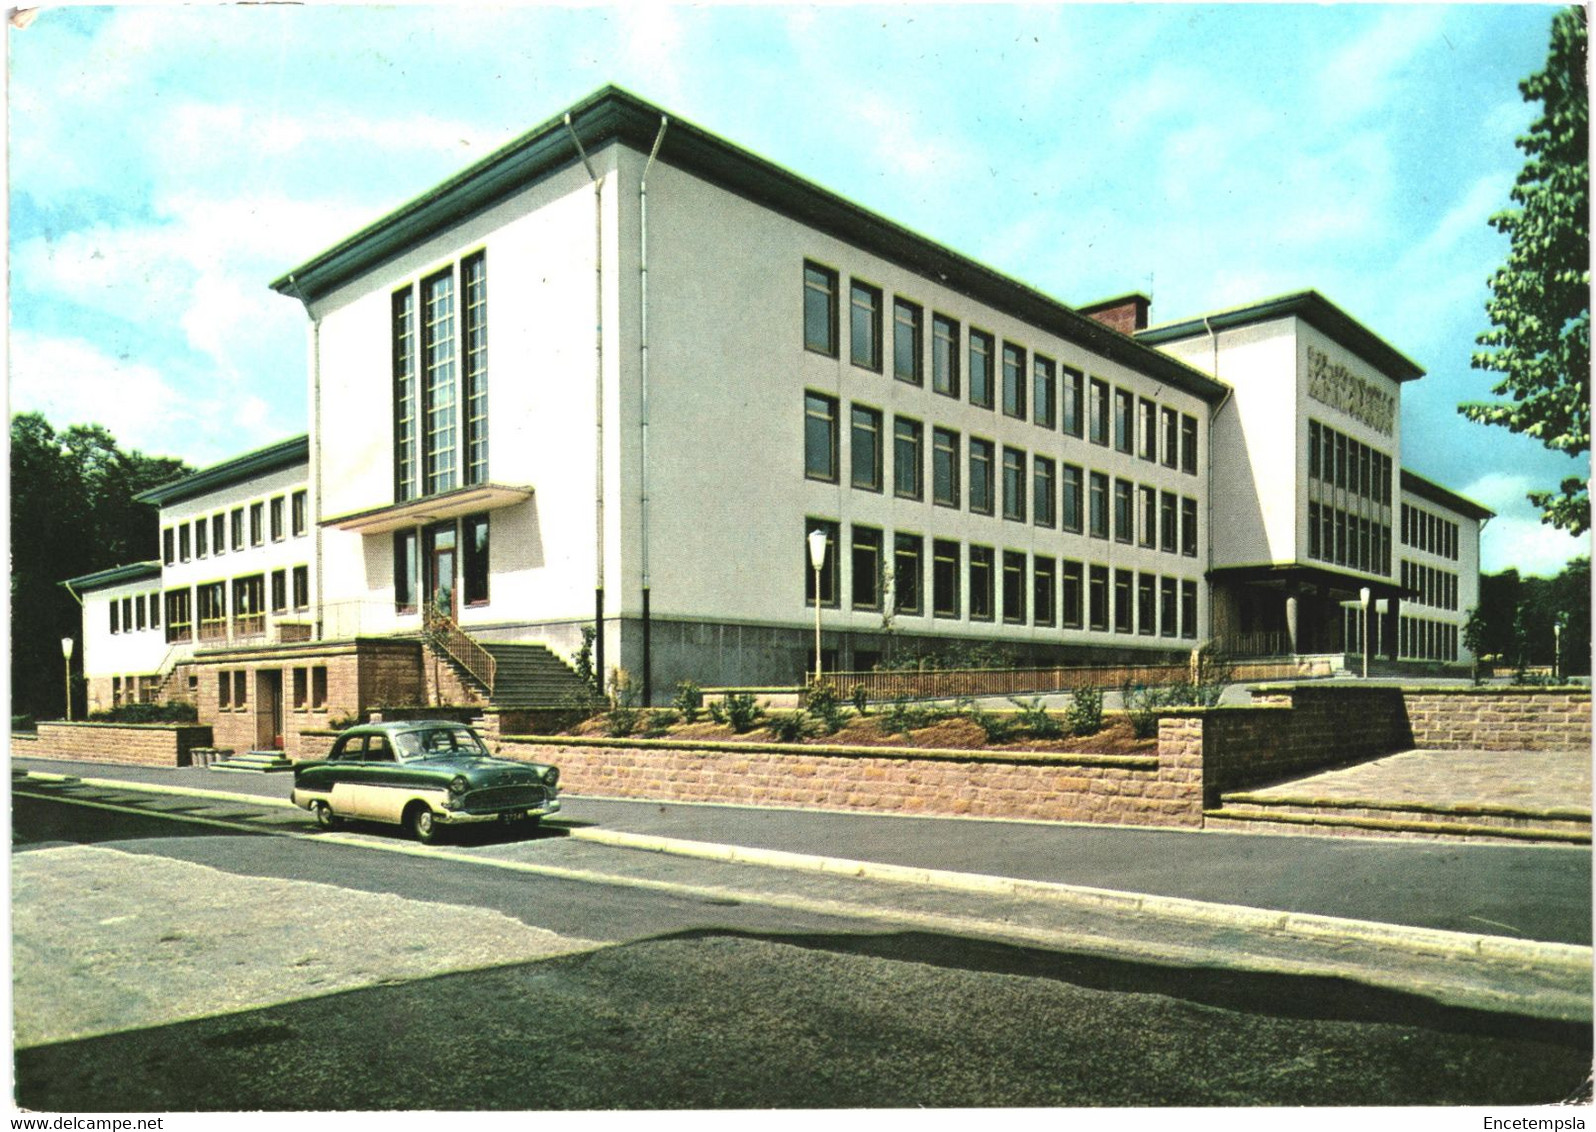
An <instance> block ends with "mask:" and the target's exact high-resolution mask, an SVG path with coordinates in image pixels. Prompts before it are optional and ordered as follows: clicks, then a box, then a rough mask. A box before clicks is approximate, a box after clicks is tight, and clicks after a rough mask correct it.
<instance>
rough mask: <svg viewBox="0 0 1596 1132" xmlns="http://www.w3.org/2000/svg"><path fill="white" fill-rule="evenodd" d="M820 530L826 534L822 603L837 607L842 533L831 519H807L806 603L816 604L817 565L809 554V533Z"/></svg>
mask: <svg viewBox="0 0 1596 1132" xmlns="http://www.w3.org/2000/svg"><path fill="white" fill-rule="evenodd" d="M813 531H819V532H820V533H821V534H823V535H825V536H826V557H825V560H824V561H823V562H822V563H821V566H820V571H819V574H820V577H819V578H818V581H819V583H820V604H821V605H825V606H829V607H831V608H832V609H835V608H837V577H838V575H839V574H840V573H841V571H840V570H838V569H837V543H838V539H839V535H840V533H841V531H840V528H839V526H838V524H837V523H836V522H834V521H833V520H831V519H805V520H804V534H803V563H804V604H805V605H814V604H815V582H816V581H817V579H816V577H815V573H816V571H815V567H814V563H813V562H812V561H811V559H810V556H809V535H810V533H811V532H813Z"/></svg>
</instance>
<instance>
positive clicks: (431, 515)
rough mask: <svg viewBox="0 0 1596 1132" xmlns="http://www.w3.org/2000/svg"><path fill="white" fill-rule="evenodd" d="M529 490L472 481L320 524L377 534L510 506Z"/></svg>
mask: <svg viewBox="0 0 1596 1132" xmlns="http://www.w3.org/2000/svg"><path fill="white" fill-rule="evenodd" d="M532 490H533V489H532V488H531V487H508V486H506V485H504V484H496V483H484V484H475V485H473V486H471V487H462V488H459V489H457V490H455V491H446V492H444V493H443V494H441V495H429V496H427V497H426V498H425V499H412V500H410V501H409V502H407V503H394V504H390V505H389V506H387V507H378V508H375V509H373V510H371V511H357V512H355V513H354V514H351V515H338V516H335V517H333V518H331V519H323V520H322V521H321V525H322V526H324V527H334V528H336V529H338V530H340V531H359V532H360V533H361V534H363V535H380V534H386V533H388V532H389V531H397V530H402V529H404V528H406V527H419V526H425V525H427V524H428V523H436V522H440V521H442V520H444V519H455V518H458V517H459V516H461V515H475V514H477V513H479V512H482V511H497V510H499V509H500V508H503V507H514V506H515V505H516V504H518V503H525V502H526V501H527V500H528V499H531V498H532Z"/></svg>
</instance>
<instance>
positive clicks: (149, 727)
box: [39, 719, 211, 731]
mask: <svg viewBox="0 0 1596 1132" xmlns="http://www.w3.org/2000/svg"><path fill="white" fill-rule="evenodd" d="M39 726H40V727H114V728H117V729H118V730H127V729H129V728H131V729H134V730H140V731H182V730H184V729H185V728H192V729H193V730H195V731H201V730H203V731H209V730H210V727H211V725H210V724H209V723H108V722H103V721H101V720H88V719H83V720H78V719H73V720H65V719H41V720H40V721H39Z"/></svg>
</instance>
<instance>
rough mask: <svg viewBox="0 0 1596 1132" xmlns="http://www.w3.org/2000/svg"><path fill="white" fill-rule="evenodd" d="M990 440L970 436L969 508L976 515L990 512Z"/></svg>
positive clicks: (992, 454)
mask: <svg viewBox="0 0 1596 1132" xmlns="http://www.w3.org/2000/svg"><path fill="white" fill-rule="evenodd" d="M993 458H994V452H993V447H992V442H991V441H990V440H980V439H978V438H976V437H973V436H972V437H971V438H970V510H971V511H974V512H975V513H976V514H978V515H990V514H991V513H992V461H993Z"/></svg>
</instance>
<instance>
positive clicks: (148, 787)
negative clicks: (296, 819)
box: [24, 770, 298, 810]
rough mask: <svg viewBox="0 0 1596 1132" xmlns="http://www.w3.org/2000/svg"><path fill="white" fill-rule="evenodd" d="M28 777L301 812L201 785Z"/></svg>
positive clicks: (45, 774)
mask: <svg viewBox="0 0 1596 1132" xmlns="http://www.w3.org/2000/svg"><path fill="white" fill-rule="evenodd" d="M24 777H26V778H32V779H35V780H37V781H39V782H72V783H77V784H78V785H80V786H94V787H97V788H99V789H102V790H130V791H132V792H134V793H136V794H175V795H177V796H178V797H182V798H204V799H206V800H208V801H212V802H239V803H248V804H249V805H252V806H281V807H284V808H286V809H290V810H293V809H297V808H298V807H297V806H295V805H294V803H293V802H292V801H290V800H289V799H287V798H273V797H272V796H271V795H269V794H238V793H235V792H233V791H231V790H203V789H201V788H200V787H198V786H171V785H167V784H166V783H161V782H131V781H129V780H128V779H125V778H84V777H83V776H82V775H77V774H56V773H54V772H51V771H42V770H30V771H28V772H27V773H26V774H25V775H24Z"/></svg>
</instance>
